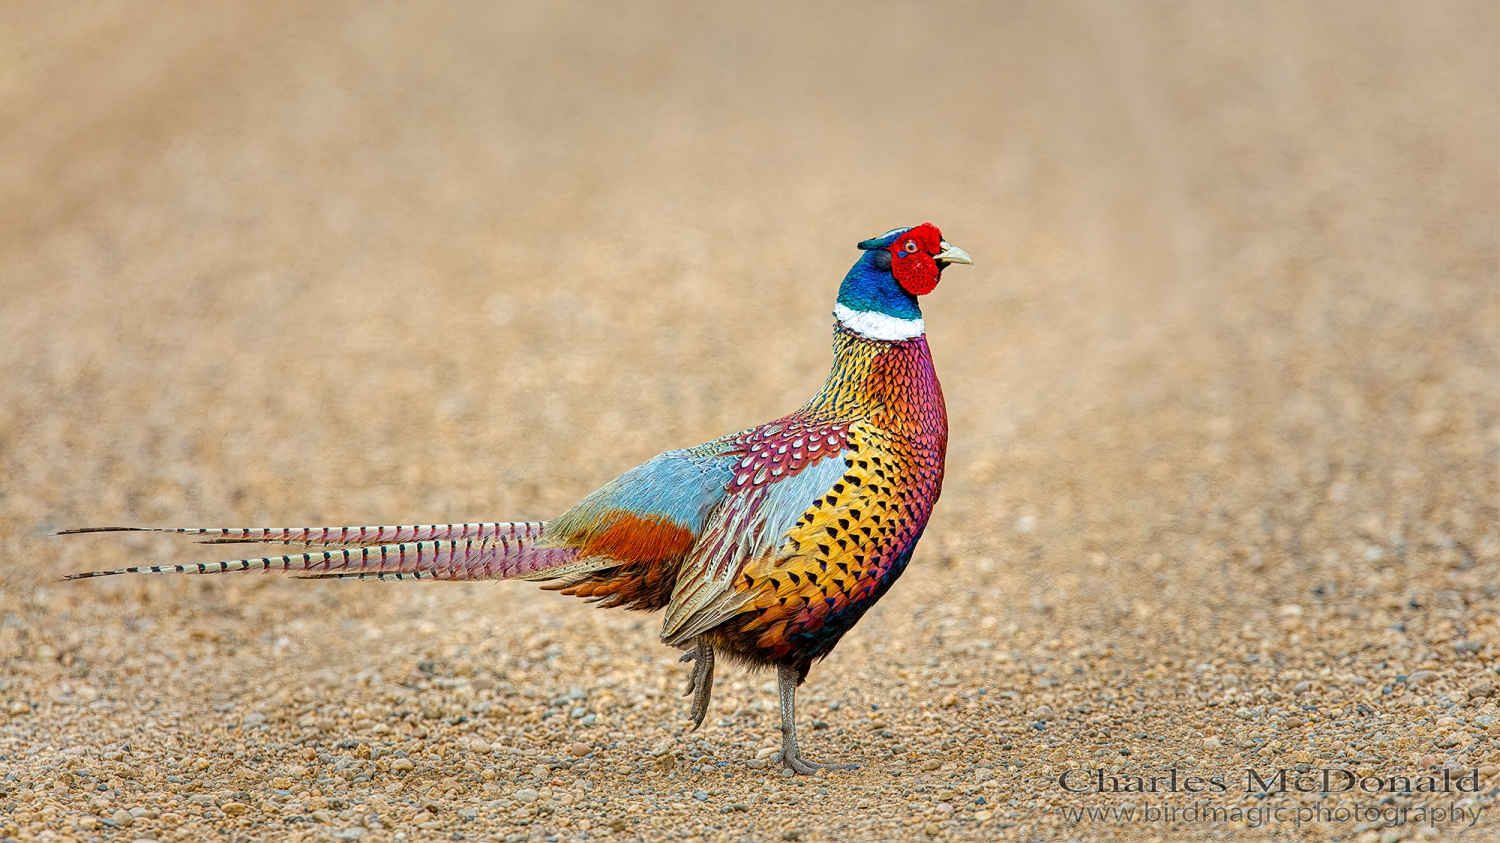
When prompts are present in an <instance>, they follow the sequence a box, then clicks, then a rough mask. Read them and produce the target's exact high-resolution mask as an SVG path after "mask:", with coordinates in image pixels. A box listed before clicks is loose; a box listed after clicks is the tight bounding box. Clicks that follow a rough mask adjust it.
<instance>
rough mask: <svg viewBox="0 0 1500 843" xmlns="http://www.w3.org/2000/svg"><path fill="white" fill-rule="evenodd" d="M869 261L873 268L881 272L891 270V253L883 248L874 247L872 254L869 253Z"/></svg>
mask: <svg viewBox="0 0 1500 843" xmlns="http://www.w3.org/2000/svg"><path fill="white" fill-rule="evenodd" d="M870 262H871V263H873V264H875V268H876V269H878V270H880V271H881V272H890V271H891V253H890V252H887V251H886V250H885V249H876V250H875V252H874V254H872V255H870Z"/></svg>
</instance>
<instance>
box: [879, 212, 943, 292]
mask: <svg viewBox="0 0 1500 843" xmlns="http://www.w3.org/2000/svg"><path fill="white" fill-rule="evenodd" d="M942 243H943V234H942V232H940V231H938V229H937V226H935V225H933V224H932V223H930V222H926V223H922V224H921V225H919V226H917V227H916V228H913V229H911V230H909V231H907V232H906V233H905V234H902V235H901V236H900V237H898V238H896V242H894V243H892V244H891V245H890V246H887V247H886V248H887V249H889V250H890V253H891V275H893V276H895V278H896V283H898V284H900V285H901V289H903V290H905V291H907V292H908V293H911V294H912V295H914V296H925V295H927V294H928V293H930V292H932V291H933V289H935V288H936V287H937V285H938V281H939V280H941V278H942V270H941V268H940V267H939V266H938V263H937V261H936V260H934V259H933V255H936V254H938V253H939V252H941V251H942V248H943V246H942Z"/></svg>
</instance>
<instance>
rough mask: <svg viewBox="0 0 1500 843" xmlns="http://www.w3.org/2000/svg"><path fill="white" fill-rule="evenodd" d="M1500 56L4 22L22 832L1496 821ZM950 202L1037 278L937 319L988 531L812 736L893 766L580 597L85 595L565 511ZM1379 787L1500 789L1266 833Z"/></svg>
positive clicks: (968, 295)
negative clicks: (707, 678) (341, 535)
mask: <svg viewBox="0 0 1500 843" xmlns="http://www.w3.org/2000/svg"><path fill="white" fill-rule="evenodd" d="M1497 44H1500V12H1497V9H1496V7H1495V5H1494V4H1493V3H1486V2H1473V3H1461V2H1410V3H1402V2H1389V3H1363V2H1351V3H1203V2H1200V3H1113V2H1101V3H1093V4H1091V3H1082V2H1077V3H1049V2H1033V3H997V2H972V3H957V4H952V5H948V6H942V7H924V6H920V5H918V6H913V5H911V4H895V3H891V4H883V3H859V4H849V5H844V6H835V5H825V4H795V3H789V4H763V5H756V6H753V7H752V6H745V7H739V8H731V7H729V6H728V5H727V4H725V5H715V4H692V3H676V4H674V3H653V2H642V3H630V4H591V3H579V2H543V3H450V4H442V5H441V6H437V5H436V4H432V5H430V6H429V5H424V6H423V7H422V8H418V4H401V3H386V2H360V3H355V2H327V3H318V4H309V3H302V2H272V0H255V2H217V3H210V4H184V3H167V2H152V0H121V2H111V3H98V2H83V1H82V0H79V2H36V1H35V0H11V2H6V3H3V4H0V839H4V840H12V839H14V840H70V839H71V840H142V839H156V840H184V841H196V840H225V841H229V840H236V841H238V840H260V839H265V840H273V839H305V840H327V839H336V840H363V841H393V840H407V841H417V840H489V841H520V840H547V841H559V840H635V839H644V840H652V841H657V840H704V841H715V840H724V839H728V840H753V841H762V840H802V841H820V840H840V841H874V840H896V839H914V838H915V839H928V838H936V839H939V840H943V839H952V840H998V839H1004V840H1043V839H1068V838H1077V839H1096V838H1135V837H1146V838H1149V837H1160V838H1165V839H1199V838H1210V839H1217V838H1223V837H1261V838H1275V839H1282V840H1286V839H1296V840H1300V839H1312V840H1321V839H1340V840H1345V839H1347V840H1359V841H1383V842H1384V843H1391V841H1395V840H1400V839H1409V838H1421V837H1428V836H1434V835H1435V836H1438V837H1442V838H1454V839H1474V840H1479V839H1493V837H1494V836H1495V835H1497V834H1500V817H1497V813H1500V806H1495V805H1493V793H1494V790H1495V788H1496V787H1500V778H1497V770H1500V712H1497V708H1496V705H1497V700H1500V696H1497V695H1496V688H1497V686H1500V675H1497V674H1496V668H1497V665H1500V628H1497V618H1496V614H1497V602H1500V600H1497V584H1500V526H1497V525H1500V514H1497V508H1496V507H1497V499H1500V488H1497V486H1500V482H1497V478H1500V470H1497V448H1500V395H1497V392H1500V387H1497V384H1500V379H1497V372H1500V354H1497V333H1500V330H1497V326H1500V295H1497V242H1496V240H1497V228H1500V165H1497V149H1500V106H1497V103H1500V72H1497V68H1500V48H1497ZM925 219H930V220H933V221H934V222H936V223H937V224H938V225H939V226H941V227H942V229H943V230H944V232H945V234H946V235H947V236H948V238H949V239H950V240H951V241H952V242H953V243H955V244H957V245H959V246H961V247H963V248H964V249H966V250H968V251H969V252H970V253H971V254H972V255H974V257H975V259H976V262H977V264H978V265H977V266H976V267H975V268H973V269H972V270H968V269H966V268H960V269H956V270H954V271H953V272H950V273H948V274H947V279H946V280H945V282H944V284H943V286H942V287H940V288H939V289H938V290H937V291H936V293H935V294H934V295H932V296H931V297H930V298H929V299H927V300H926V315H927V324H928V330H929V335H930V341H931V344H932V348H933V353H934V356H935V358H936V360H937V365H938V371H939V374H940V376H941V378H942V380H943V384H944V387H945V391H946V393H947V396H948V403H949V409H950V414H951V422H952V439H951V446H950V452H949V461H948V481H947V485H946V488H945V493H944V496H943V500H942V502H941V504H940V505H939V507H938V510H937V514H936V516H935V518H934V520H933V522H932V524H931V526H930V528H929V529H928V532H927V538H926V540H925V542H924V543H923V545H922V546H921V548H920V549H919V551H918V553H917V556H916V559H915V561H914V562H913V563H912V566H911V568H910V569H909V571H908V573H907V574H906V576H905V578H904V579H902V580H901V581H900V583H898V585H897V586H896V587H895V588H894V590H893V591H892V592H891V593H890V594H889V596H887V597H886V598H885V600H884V601H883V602H882V603H881V604H880V605H879V606H878V607H877V608H876V609H875V610H874V611H873V612H871V613H870V614H869V615H868V616H867V617H866V618H865V620H864V621H863V622H862V623H861V624H860V625H859V626H858V627H857V628H856V629H855V630H854V632H853V633H852V634H851V635H849V636H848V637H847V638H846V639H845V641H844V643H843V644H842V645H841V646H840V647H839V649H838V650H837V651H836V652H835V653H834V654H833V656H832V657H831V658H829V659H828V660H827V661H826V662H824V663H822V664H821V665H819V666H817V667H815V668H814V670H813V673H812V676H811V678H810V681H809V683H808V684H807V685H806V686H804V690H803V693H802V695H801V710H800V713H801V717H802V720H803V721H804V722H803V724H802V725H801V727H800V731H802V734H803V746H804V751H805V752H806V753H807V754H808V755H809V756H810V757H812V758H815V759H842V760H847V761H854V762H859V763H860V764H862V765H863V767H862V768H861V769H860V770H858V771H856V772H840V773H826V774H823V775H821V776H819V777H815V778H797V779H788V778H784V777H783V776H781V775H780V773H779V771H778V770H777V769H776V768H774V767H768V766H767V765H766V764H765V761H764V755H765V752H764V750H765V748H768V747H770V746H772V745H773V744H774V743H775V741H776V738H777V736H778V733H777V732H776V724H777V718H776V714H775V705H774V698H773V694H772V693H771V691H770V686H769V685H768V684H767V683H768V682H769V681H770V679H771V677H770V676H768V675H766V674H748V673H745V672H742V671H739V670H737V669H730V670H723V671H721V675H720V682H719V686H718V688H717V695H716V698H715V700H714V705H713V709H712V710H711V712H710V716H709V719H708V721H707V722H706V723H705V725H704V727H703V728H702V729H701V730H700V731H698V732H696V733H689V732H687V731H685V720H684V717H685V712H686V710H687V706H686V702H685V701H684V700H682V699H681V698H680V697H679V696H678V693H679V692H680V690H681V688H682V685H683V683H684V682H685V679H686V672H685V671H684V670H683V668H682V667H681V666H679V665H678V664H677V663H676V658H677V655H678V654H677V652H676V651H673V650H669V649H666V648H664V647H662V646H661V645H660V644H659V643H658V641H657V634H656V632H657V628H658V623H659V619H658V618H654V617H650V616H642V615H633V614H628V613H623V612H619V611H615V612H605V611H600V610H597V609H595V608H592V607H590V606H589V605H587V604H586V603H583V602H581V601H576V600H572V599H569V598H565V597H560V596H556V595H553V594H549V593H543V592H540V591H538V590H537V589H536V588H535V587H534V586H531V585H527V584H510V583H479V584H462V585H456V584H428V583H365V582H355V583H348V582H344V583H308V582H299V581H294V580H281V579H277V578H275V577H264V576H239V577H231V576H225V577H203V578H196V577H175V578H168V577H136V578H124V577H121V578H114V579H111V580H99V581H89V582H82V583H67V584H61V583H59V582H57V579H58V577H60V576H61V575H63V574H65V573H68V572H73V571H78V570H86V569H94V568H110V567H117V566H124V565H131V564H143V563H158V562H165V561H174V562H182V561H206V560H210V559H217V558H223V557H221V556H218V555H216V551H215V549H214V548H211V547H199V546H195V545H192V544H189V543H186V542H181V543H173V542H168V541H159V540H148V539H123V538H120V537H114V536H102V537H99V536H94V537H72V538H67V539H62V538H56V537H53V536H52V535H51V534H52V533H53V532H54V531H56V530H58V529H62V528H66V527H74V526H82V525H92V524H164V525H173V526H177V525H183V526H225V525H230V526H241V525H257V526H259V525H276V526H281V525H304V524H318V525H322V524H337V525H343V524H383V523H395V522H400V523H412V522H432V521H444V522H446V521H454V520H495V519H532V518H546V517H549V516H552V515H555V514H556V513H558V512H560V511H562V510H563V509H564V508H566V507H567V506H568V505H570V504H571V503H572V502H573V501H575V500H577V499H578V498H579V497H581V496H582V495H584V494H586V493H587V492H588V491H590V490H591V489H593V488H595V487H596V486H598V485H599V484H601V483H603V482H604V481H606V480H608V479H609V478H610V477H612V476H614V475H615V474H617V473H618V472H620V471H622V470H623V469H625V468H627V467H629V466H631V465H633V464H635V463H636V462H638V461H640V460H642V459H644V458H646V457H648V456H650V455H652V454H654V453H657V452H659V451H662V450H666V449H668V448H673V447H680V446H685V445H690V444H695V443H698V442H701V441H704V440H706V439H709V438H712V437H715V436H717V435H720V434H722V433H726V432H729V431H731V430H736V429H740V428H743V427H746V426H748V425H751V424H753V423H756V422H760V421H764V420H766V419H769V418H772V417H774V416H776V415H779V414H781V413H784V412H786V411H788V410H791V409H793V408H795V407H796V406H798V405H799V404H800V403H801V402H802V401H803V400H804V399H805V398H806V397H808V396H809V395H811V394H812V392H813V391H814V390H815V389H816V388H817V386H818V385H819V384H820V382H821V379H822V377H823V375H824V373H825V371H826V367H827V364H828V360H829V351H828V349H829V336H830V325H831V319H830V316H829V311H830V309H831V305H832V303H833V296H834V292H835V290H836V287H837V283H838V281H839V279H840V278H841V277H842V274H843V272H844V271H845V269H846V268H847V267H848V265H849V264H850V263H852V262H853V260H854V259H855V258H856V257H857V252H856V251H855V250H854V248H853V245H854V243H855V242H856V241H858V240H860V239H863V238H865V237H869V236H872V235H875V234H877V233H879V232H881V231H883V230H885V229H887V228H889V227H892V226H898V225H910V224H914V223H916V222H919V221H922V220H925ZM1298 765H1302V766H1301V767H1299V766H1298ZM1325 768H1326V769H1330V770H1349V771H1353V772H1354V773H1355V774H1357V775H1361V776H1365V775H1368V776H1375V777H1378V778H1379V779H1380V780H1381V781H1385V782H1387V783H1390V779H1391V777H1393V776H1408V777H1413V781H1414V782H1416V784H1413V785H1412V786H1413V787H1414V788H1416V787H1419V786H1420V783H1421V782H1422V781H1423V776H1428V777H1434V779H1433V780H1435V781H1437V782H1439V783H1441V782H1442V780H1443V775H1444V773H1445V772H1446V774H1447V776H1448V778H1449V781H1450V782H1457V781H1463V782H1468V781H1478V782H1480V783H1481V785H1482V788H1481V790H1482V792H1481V793H1479V794H1473V793H1465V792H1457V791H1456V790H1455V792H1450V793H1438V794H1431V793H1399V792H1397V793H1393V792H1391V791H1390V789H1389V788H1387V789H1386V790H1385V791H1384V792H1379V793H1375V794H1366V793H1360V792H1359V791H1357V790H1355V791H1350V792H1331V793H1327V794H1324V793H1319V792H1316V788H1314V792H1311V793H1295V792H1291V793H1286V794H1278V793H1273V794H1270V795H1266V794H1263V793H1260V792H1246V791H1247V773H1246V771H1247V769H1248V770H1254V771H1257V774H1258V775H1264V776H1266V777H1270V776H1274V775H1275V774H1276V771H1277V770H1291V771H1292V774H1291V775H1292V776H1293V777H1294V779H1295V776H1296V775H1297V773H1296V771H1297V770H1298V769H1301V770H1308V771H1312V774H1313V775H1314V776H1315V777H1316V776H1317V775H1318V771H1320V770H1323V769H1325ZM1070 771H1071V772H1070ZM1095 771H1102V772H1099V773H1096V772H1095ZM1172 771H1176V772H1175V775H1176V776H1177V779H1176V781H1177V783H1178V792H1176V793H1170V792H1165V791H1166V790H1168V789H1169V786H1170V784H1171V781H1170V776H1172V775H1174V774H1173V773H1172ZM1065 774H1066V775H1067V776H1071V778H1065ZM1136 776H1139V777H1141V779H1140V781H1141V783H1145V782H1146V781H1148V780H1150V779H1152V778H1156V779H1158V782H1157V785H1158V791H1157V792H1156V793H1149V792H1148V793H1145V794H1141V793H1102V794H1101V793H1094V792H1092V791H1093V790H1095V789H1097V788H1096V787H1095V783H1096V782H1100V781H1104V782H1106V783H1107V782H1108V781H1110V780H1116V779H1117V780H1119V781H1120V782H1121V787H1123V788H1129V787H1130V786H1131V783H1132V782H1134V781H1135V779H1132V778H1131V777H1136ZM1192 777H1198V778H1199V779H1201V780H1205V781H1206V780H1212V779H1213V778H1214V777H1219V778H1221V779H1223V780H1224V782H1225V785H1226V786H1225V787H1224V789H1223V790H1222V791H1220V790H1217V789H1215V788H1213V787H1207V788H1206V789H1205V790H1204V791H1203V792H1199V793H1191V792H1187V790H1186V788H1187V784H1186V782H1187V780H1188V779H1190V778H1192ZM1341 781H1342V780H1341V779H1338V778H1335V779H1334V780H1333V788H1332V789H1333V790H1334V791H1337V790H1338V787H1339V785H1340V783H1341ZM1065 782H1066V783H1070V784H1071V785H1073V786H1075V787H1077V788H1079V789H1082V790H1083V791H1085V792H1082V793H1072V792H1069V791H1068V790H1067V789H1065V788H1064V786H1063V784H1064V783H1065ZM1384 786H1385V785H1382V787H1384ZM1391 786H1392V787H1394V788H1395V789H1396V790H1400V789H1401V787H1402V785H1401V783H1400V782H1399V781H1398V782H1396V783H1394V784H1392V785H1391ZM1455 787H1456V786H1455ZM1249 789H1250V790H1252V791H1258V790H1259V789H1258V788H1256V787H1253V786H1252V787H1249ZM1195 805H1198V806H1207V809H1205V810H1203V811H1201V812H1199V813H1197V814H1194V815H1192V816H1188V814H1187V813H1186V811H1187V809H1188V808H1190V807H1192V806H1195ZM1080 808H1103V809H1118V810H1119V811H1121V812H1123V813H1120V814H1117V815H1107V816H1102V817H1101V816H1095V817H1093V818H1085V819H1083V820H1079V819H1078V818H1077V816H1076V815H1071V814H1069V813H1068V812H1069V811H1073V810H1075V809H1080ZM1152 808H1154V809H1156V810H1157V814H1156V815H1155V818H1154V819H1152V818H1151V816H1150V815H1147V814H1146V813H1145V812H1146V809H1152ZM1164 808H1165V809H1172V808H1175V809H1177V810H1178V811H1179V813H1178V814H1176V815H1173V814H1171V813H1170V811H1168V812H1167V813H1166V814H1165V817H1164V815H1163V812H1162V809H1164ZM1132 809H1133V810H1134V811H1135V813H1133V814H1132V813H1130V811H1131V810H1132ZM1340 810H1342V811H1343V813H1339V811H1340ZM1371 810H1376V811H1382V812H1384V813H1383V814H1382V815H1374V814H1370V813H1369V812H1370V811H1371ZM1214 811H1220V812H1222V813H1213V812H1214ZM1320 812H1321V813H1320ZM1440 812H1441V813H1440ZM1393 817H1394V818H1395V819H1393ZM1398 820H1403V821H1401V822H1399V824H1398Z"/></svg>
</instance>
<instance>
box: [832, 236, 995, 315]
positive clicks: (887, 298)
mask: <svg viewBox="0 0 1500 843" xmlns="http://www.w3.org/2000/svg"><path fill="white" fill-rule="evenodd" d="M859 248H861V249H863V250H864V251H865V254H864V256H863V257H861V258H860V259H859V261H858V262H856V263H855V264H854V266H853V267H851V268H850V269H849V274H848V275H845V276H844V283H843V285H842V286H840V287H839V299H838V304H837V306H836V307H835V308H834V315H835V316H837V317H838V320H839V321H840V322H842V323H843V324H844V325H845V326H846V327H848V328H849V329H851V330H853V331H855V332H856V333H859V334H863V335H865V336H867V337H870V338H871V339H878V340H905V339H910V338H912V337H915V336H918V335H920V334H921V333H922V332H923V331H924V330H925V328H924V326H923V324H922V309H921V308H920V307H919V306H918V305H917V297H918V296H925V295H927V294H928V293H930V292H932V291H933V289H935V288H936V287H937V285H938V282H939V281H940V280H942V277H943V270H944V269H945V268H947V267H948V266H949V265H950V264H955V263H965V264H972V263H973V262H974V261H972V260H971V259H970V258H969V255H968V253H967V252H965V251H964V250H963V249H960V248H958V247H956V246H951V245H949V244H948V241H946V240H944V239H943V233H942V232H941V231H938V228H937V226H935V225H933V224H932V223H930V222H924V223H922V224H921V225H918V226H914V227H912V228H897V229H893V230H891V231H887V232H886V233H884V234H882V235H880V236H879V237H875V238H872V239H869V240H866V241H864V242H863V243H860V244H859Z"/></svg>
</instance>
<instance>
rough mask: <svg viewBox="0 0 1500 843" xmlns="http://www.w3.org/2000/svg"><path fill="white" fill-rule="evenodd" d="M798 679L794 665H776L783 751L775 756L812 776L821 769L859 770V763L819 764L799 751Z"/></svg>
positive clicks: (778, 759)
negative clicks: (779, 691) (804, 756)
mask: <svg viewBox="0 0 1500 843" xmlns="http://www.w3.org/2000/svg"><path fill="white" fill-rule="evenodd" d="M797 679H798V672H797V669H796V668H794V667H788V666H786V665H777V666H776V680H777V684H778V685H780V686H781V751H780V752H778V753H776V755H775V758H776V760H777V761H780V762H781V764H782V766H784V767H786V768H787V769H788V770H791V771H792V772H794V773H797V774H798V775H803V776H810V775H812V774H814V773H816V772H817V771H819V770H857V769H859V765H858V764H819V763H817V762H816V761H809V760H807V759H806V758H803V757H802V753H800V752H798V751H797Z"/></svg>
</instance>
